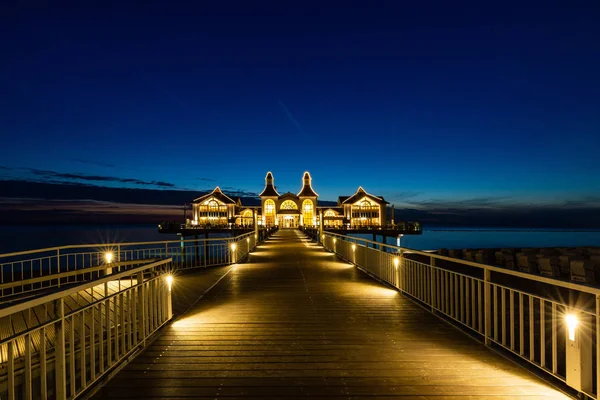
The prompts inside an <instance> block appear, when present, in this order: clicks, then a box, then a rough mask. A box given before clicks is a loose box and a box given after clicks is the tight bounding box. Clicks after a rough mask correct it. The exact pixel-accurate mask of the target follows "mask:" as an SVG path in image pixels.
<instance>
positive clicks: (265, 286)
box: [95, 230, 567, 399]
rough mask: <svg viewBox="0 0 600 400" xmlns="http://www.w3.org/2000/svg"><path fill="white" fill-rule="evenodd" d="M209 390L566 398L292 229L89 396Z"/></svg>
mask: <svg viewBox="0 0 600 400" xmlns="http://www.w3.org/2000/svg"><path fill="white" fill-rule="evenodd" d="M182 278H183V279H184V278H185V276H182ZM190 290H193V288H191V287H190ZM175 293H176V295H177V292H176V291H175ZM217 397H226V398H228V399H242V398H254V399H264V398H273V399H284V398H285V399H297V398H307V397H310V398H332V399H342V398H343V399H357V398H368V399H383V398H385V399H390V398H408V397H410V398H429V397H438V398H444V399H458V398H465V397H468V398H469V399H489V398H491V397H493V398H498V399H509V398H514V399H522V398H527V399H541V398H545V399H563V398H567V396H565V395H564V394H563V393H562V392H560V391H558V390H556V389H554V388H553V387H550V386H549V385H548V384H547V383H545V382H544V381H542V380H541V379H539V378H538V377H536V376H535V375H533V374H531V373H529V372H527V371H526V370H525V369H523V368H522V367H521V366H519V365H517V364H515V363H513V362H510V361H508V360H507V359H505V358H503V357H501V356H499V355H497V354H496V353H494V352H492V351H491V350H489V349H488V348H486V347H485V346H483V345H482V344H481V343H478V342H476V341H474V340H473V339H472V338H470V337H469V336H467V335H465V334H464V333H462V332H460V331H459V330H457V329H455V328H454V327H452V326H450V325H448V324H447V323H445V322H443V321H442V320H440V319H439V318H437V317H436V316H434V315H433V314H431V313H430V312H428V311H426V310H425V309H424V308H422V307H420V306H418V305H417V304H416V303H414V302H413V301H411V300H409V299H408V298H407V297H405V296H403V295H401V294H400V292H398V291H397V290H396V289H394V288H392V287H389V286H386V285H383V284H381V283H378V282H376V281H375V280H373V279H372V278H370V277H369V276H368V275H367V274H365V273H363V272H361V271H360V270H359V269H357V268H355V267H354V266H353V265H351V264H349V263H346V262H343V261H341V260H340V259H339V258H338V257H337V256H336V255H335V254H334V253H330V252H327V251H325V250H324V249H323V247H321V246H319V245H317V244H315V243H314V242H311V241H309V240H308V239H307V238H306V237H305V236H304V235H303V234H302V233H300V232H299V231H296V230H280V231H279V232H277V233H276V234H275V235H273V236H272V237H271V238H270V239H269V240H267V241H266V242H264V243H263V244H261V245H259V246H258V247H257V248H256V249H255V251H253V252H252V253H251V254H250V255H249V258H248V260H247V262H246V263H243V264H238V265H236V266H235V267H234V268H233V269H232V270H231V272H230V273H229V274H228V275H227V276H226V277H225V278H224V279H222V280H221V281H220V283H219V284H217V285H216V286H215V287H214V288H213V289H212V290H211V291H209V292H208V293H207V294H206V295H205V297H204V298H203V299H202V300H201V301H200V302H198V303H197V304H196V305H195V306H194V307H192V308H191V309H190V310H189V311H188V312H187V313H185V314H184V315H182V316H180V317H179V318H178V319H176V320H175V321H174V322H172V323H171V324H170V325H168V326H167V327H166V328H164V330H163V331H162V333H161V334H160V336H159V337H158V338H157V339H156V340H155V341H154V342H152V344H151V345H150V346H149V347H147V348H146V350H145V351H144V352H142V353H141V354H140V355H139V356H137V357H136V358H135V359H134V360H133V361H132V362H131V363H130V364H129V365H127V367H125V368H124V369H123V370H122V371H121V372H119V373H118V374H117V375H116V376H115V377H114V378H113V379H112V380H111V381H110V382H109V383H108V384H107V385H106V386H104V387H103V388H102V389H101V390H100V391H99V392H98V393H97V394H96V396H95V398H97V399H113V398H114V399H117V398H118V399H127V398H132V399H133V398H165V399H167V398H168V399H182V398H217Z"/></svg>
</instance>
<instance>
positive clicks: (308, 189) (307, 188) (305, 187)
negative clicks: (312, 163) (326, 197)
mask: <svg viewBox="0 0 600 400" xmlns="http://www.w3.org/2000/svg"><path fill="white" fill-rule="evenodd" d="M298 196H306V197H318V196H319V195H318V194H317V193H316V192H315V191H314V190H313V188H312V178H311V176H310V174H309V173H308V171H306V172H305V173H304V176H303V177H302V190H301V191H300V193H298Z"/></svg>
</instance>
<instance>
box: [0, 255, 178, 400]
mask: <svg viewBox="0 0 600 400" xmlns="http://www.w3.org/2000/svg"><path fill="white" fill-rule="evenodd" d="M171 263H172V259H170V258H167V259H163V260H159V261H155V262H152V263H148V264H145V265H142V266H139V267H136V268H133V269H129V270H127V271H122V272H116V273H114V274H111V275H109V276H105V277H102V278H99V279H95V280H91V281H87V282H84V283H82V284H79V285H77V286H72V287H68V288H64V289H62V290H58V291H56V292H53V293H47V294H45V295H43V296H39V297H37V298H33V299H29V300H27V301H23V302H21V303H18V304H15V305H12V306H10V307H7V308H4V309H2V310H0V323H3V324H5V323H7V321H8V322H10V321H11V320H12V321H15V320H20V322H19V323H18V324H15V325H14V326H15V328H14V331H13V332H12V333H11V334H10V335H9V336H8V337H3V338H2V339H1V340H0V359H1V361H2V368H0V397H1V398H9V399H11V398H13V399H14V398H41V399H47V398H48V397H50V396H52V397H53V398H56V399H75V398H77V397H79V396H80V395H81V394H83V393H84V392H85V391H86V390H87V389H88V388H89V387H90V386H91V385H93V384H94V383H95V382H97V381H98V380H99V379H101V378H102V377H103V376H105V375H106V374H108V373H109V372H110V371H112V370H114V369H115V368H116V367H118V366H119V365H120V364H121V363H122V362H124V361H125V360H127V359H128V358H130V357H131V356H132V355H133V354H135V353H136V352H137V351H139V349H140V348H142V347H144V346H145V345H146V342H147V340H148V338H149V337H150V336H151V335H153V334H154V333H155V332H156V331H157V330H158V329H160V327H162V326H163V325H164V324H165V323H166V322H168V321H169V320H170V319H171V318H172V315H173V312H172V300H171V283H170V282H171V280H170V279H164V278H165V276H166V277H168V276H169V275H168V274H169V272H170V271H171V268H172V265H171ZM109 287H113V288H114V290H113V289H110V290H109ZM33 315H37V316H38V317H36V318H35V322H34V321H32V319H31V318H32V316H33ZM10 325H12V323H11V324H10ZM17 326H20V329H18V330H17V328H16V327H17ZM51 372H53V373H51Z"/></svg>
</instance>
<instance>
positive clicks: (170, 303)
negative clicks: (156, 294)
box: [161, 283, 173, 322]
mask: <svg viewBox="0 0 600 400" xmlns="http://www.w3.org/2000/svg"><path fill="white" fill-rule="evenodd" d="M167 287H168V292H167V320H169V319H171V318H173V298H172V294H171V284H170V283H167ZM161 322H162V321H161Z"/></svg>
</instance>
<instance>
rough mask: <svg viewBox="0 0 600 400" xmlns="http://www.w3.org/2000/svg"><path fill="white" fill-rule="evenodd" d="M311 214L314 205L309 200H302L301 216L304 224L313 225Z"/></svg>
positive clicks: (312, 213)
mask: <svg viewBox="0 0 600 400" xmlns="http://www.w3.org/2000/svg"><path fill="white" fill-rule="evenodd" d="M313 215H314V206H313V202H312V201H311V200H304V201H303V202H302V218H303V220H304V225H306V226H311V225H313Z"/></svg>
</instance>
